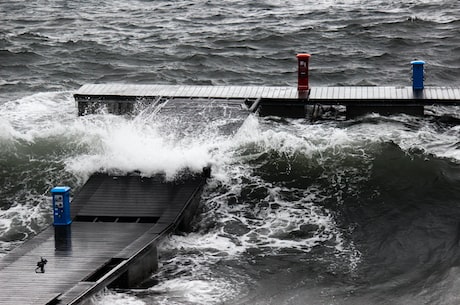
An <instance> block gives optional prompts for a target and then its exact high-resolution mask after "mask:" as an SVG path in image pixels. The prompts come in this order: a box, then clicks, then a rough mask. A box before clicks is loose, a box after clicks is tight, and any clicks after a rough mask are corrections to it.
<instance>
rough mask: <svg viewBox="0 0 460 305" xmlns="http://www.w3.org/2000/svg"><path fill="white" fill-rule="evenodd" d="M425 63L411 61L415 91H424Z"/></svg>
mask: <svg viewBox="0 0 460 305" xmlns="http://www.w3.org/2000/svg"><path fill="white" fill-rule="evenodd" d="M424 64H425V62H424V61H423V60H414V61H411V65H412V88H413V89H414V90H423V88H424V86H423V81H424V80H425V76H424V73H423V65H424Z"/></svg>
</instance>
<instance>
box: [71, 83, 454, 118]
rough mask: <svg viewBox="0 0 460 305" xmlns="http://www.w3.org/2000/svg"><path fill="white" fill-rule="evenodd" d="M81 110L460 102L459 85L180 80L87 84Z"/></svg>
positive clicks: (401, 106)
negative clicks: (236, 103)
mask: <svg viewBox="0 0 460 305" xmlns="http://www.w3.org/2000/svg"><path fill="white" fill-rule="evenodd" d="M74 97H75V100H76V101H77V103H78V109H79V114H80V115H82V114H84V113H85V111H86V110H87V109H88V108H91V107H92V106H93V107H94V105H100V104H101V103H104V104H106V105H109V106H110V107H112V109H115V111H114V112H124V111H123V110H129V109H130V107H131V105H132V104H133V103H134V102H138V101H157V100H158V99H208V100H212V99H233V100H241V102H242V103H245V104H246V105H247V106H248V107H249V108H250V109H251V110H252V111H259V112H260V113H261V114H262V115H266V114H268V115H279V116H293V117H305V115H306V107H308V106H314V105H320V106H336V105H342V106H345V107H347V112H348V114H349V116H356V115H360V114H363V113H368V112H378V113H383V114H390V113H395V112H405V113H409V114H423V107H424V106H431V105H445V106H458V105H460V87H459V88H450V87H425V88H424V89H422V90H414V89H413V88H412V87H312V88H310V89H309V90H308V91H298V90H297V88H295V87H274V86H272V87H258V86H181V85H171V86H170V85H129V84H87V85H84V86H82V87H81V88H80V89H79V90H78V91H77V92H76V93H75V94H74Z"/></svg>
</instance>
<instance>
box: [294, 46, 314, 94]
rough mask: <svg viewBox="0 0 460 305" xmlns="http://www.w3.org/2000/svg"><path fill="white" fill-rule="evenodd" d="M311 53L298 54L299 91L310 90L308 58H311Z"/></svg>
mask: <svg viewBox="0 0 460 305" xmlns="http://www.w3.org/2000/svg"><path fill="white" fill-rule="evenodd" d="M310 57H311V55H310V54H305V53H302V54H297V60H298V63H299V66H298V82H297V90H298V91H308V89H309V87H308V60H309V59H310Z"/></svg>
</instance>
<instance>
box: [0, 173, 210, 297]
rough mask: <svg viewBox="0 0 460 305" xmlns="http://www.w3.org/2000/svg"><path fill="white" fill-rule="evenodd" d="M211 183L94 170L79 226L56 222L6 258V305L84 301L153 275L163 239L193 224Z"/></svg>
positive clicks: (77, 208)
mask: <svg viewBox="0 0 460 305" xmlns="http://www.w3.org/2000/svg"><path fill="white" fill-rule="evenodd" d="M205 182H206V177H205V175H194V176H189V177H187V178H184V179H181V180H179V181H174V182H167V181H164V179H163V178H162V177H161V176H157V177H153V178H144V177H140V176H138V175H128V176H110V175H105V174H96V175H93V176H92V177H91V178H90V179H89V180H88V182H87V183H86V184H85V185H84V186H83V188H82V189H81V191H80V192H79V193H78V195H77V196H76V197H75V198H74V200H73V201H72V204H71V206H72V211H71V212H72V219H73V221H72V223H71V224H69V225H62V226H61V225H55V226H50V227H48V228H47V229H46V230H44V231H43V232H41V233H40V234H38V235H37V236H35V237H34V238H32V239H31V240H28V241H26V242H25V243H24V244H23V245H22V246H20V247H18V248H16V249H14V250H12V251H11V252H10V253H8V254H7V255H6V256H5V257H3V258H2V259H1V260H0V283H1V285H0V304H5V305H6V304H8V305H11V304H34V305H37V304H38V305H40V304H43V305H44V304H50V305H51V304H53V305H57V304H81V303H84V302H85V301H87V300H88V299H89V298H90V297H91V296H92V295H93V294H94V293H96V292H98V291H99V290H101V289H103V288H105V287H107V286H109V285H110V286H115V287H133V286H134V285H136V284H138V283H139V282H141V281H143V280H145V279H146V278H148V277H149V276H150V275H151V274H152V272H154V271H155V270H156V268H157V248H156V246H157V243H158V242H159V241H160V240H161V239H162V238H163V237H164V236H165V235H166V234H168V233H170V232H172V231H173V230H175V229H176V228H182V229H186V227H187V225H188V224H189V223H190V220H191V217H192V216H193V214H194V212H195V210H196V208H197V206H198V203H199V199H200V195H201V191H202V188H203V186H204V184H205ZM42 259H43V260H45V263H44V264H43V270H41V268H40V267H39V266H37V263H38V262H41V261H42ZM42 271H43V272H42Z"/></svg>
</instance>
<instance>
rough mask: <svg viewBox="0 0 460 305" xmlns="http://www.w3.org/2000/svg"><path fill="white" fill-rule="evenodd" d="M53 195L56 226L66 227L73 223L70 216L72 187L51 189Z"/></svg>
mask: <svg viewBox="0 0 460 305" xmlns="http://www.w3.org/2000/svg"><path fill="white" fill-rule="evenodd" d="M51 194H52V195H53V215H54V222H53V224H54V225H55V226H66V225H69V224H71V223H72V218H71V216H70V187H68V186H57V187H54V188H53V189H51Z"/></svg>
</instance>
